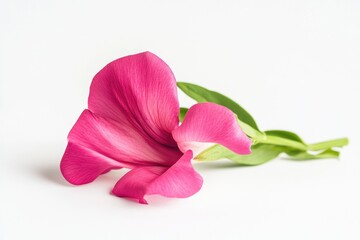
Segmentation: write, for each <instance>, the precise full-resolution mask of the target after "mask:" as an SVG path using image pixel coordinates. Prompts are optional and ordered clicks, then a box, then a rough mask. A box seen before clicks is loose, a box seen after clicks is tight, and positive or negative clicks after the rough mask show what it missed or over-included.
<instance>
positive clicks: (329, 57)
mask: <svg viewBox="0 0 360 240" xmlns="http://www.w3.org/2000/svg"><path fill="white" fill-rule="evenodd" d="M359 29H360V2H359V1H357V0H354V1H348V0H339V1H335V0H324V1H314V0H307V1H289V0H284V1H265V0H264V1H209V0H208V1H178V2H175V1H173V2H171V1H165V0H164V1H128V2H125V1H98V2H94V1H85V0H83V1H76V0H68V1H45V0H44V1H34V0H32V1H25V0H24V1H21V0H8V1H5V0H0V138H1V139H0V140H1V145H0V148H1V150H0V239H6V240H8V239H9V240H10V239H250V240H252V239H277V240H278V239H287V240H288V239H291V240H296V239H301V240H303V239H326V240H330V239H341V240H343V239H354V240H355V239H356V240H358V239H360V207H359V206H360V187H359V185H360V184H359V183H360V159H359V156H360V154H359V153H358V149H359V142H360V138H359V133H360V128H359V124H360V117H359V106H358V104H359V102H360V96H359V94H360V88H359V81H360V70H359V69H360V68H359V67H360V30H359ZM145 50H149V51H152V52H154V53H156V54H157V55H158V56H160V57H161V58H163V59H164V60H165V61H166V62H167V63H168V64H169V65H170V66H171V67H172V69H173V71H174V73H175V75H176V77H177V79H178V80H179V81H189V82H193V83H197V84H200V85H203V86H205V87H208V88H210V89H216V90H218V91H219V92H222V93H224V94H226V95H228V96H230V97H231V98H233V99H235V100H236V101H238V102H239V103H240V104H242V105H243V106H244V107H245V108H246V109H248V111H249V112H251V113H252V114H253V116H254V117H255V119H256V120H257V121H258V124H259V125H260V127H261V128H262V129H264V130H265V129H273V128H277V129H288V130H292V131H295V132H298V133H300V134H301V135H302V137H303V138H304V139H305V140H307V141H309V142H315V141H321V140H327V139H331V138H337V137H344V136H348V137H349V138H350V141H351V144H350V145H349V146H348V147H346V148H345V149H343V151H342V156H341V159H340V160H334V159H329V160H319V161H308V162H294V161H289V160H284V159H280V158H279V159H276V160H274V161H272V162H269V163H267V164H265V165H262V166H258V167H235V166H234V165H233V164H232V163H231V162H230V161H220V162H217V163H207V164H196V168H197V170H198V171H199V172H200V174H201V175H202V176H203V178H204V186H203V188H202V190H201V191H200V192H199V193H198V194H196V195H194V196H193V197H191V198H188V199H166V198H161V197H148V200H149V203H150V205H147V206H146V205H140V204H136V203H134V202H131V201H128V200H124V199H120V198H117V197H114V196H112V195H110V193H109V192H110V190H111V189H112V187H113V185H114V184H115V183H116V181H117V180H118V178H120V177H121V176H122V175H123V174H124V173H125V170H121V171H118V172H111V173H110V174H107V175H105V176H101V177H100V178H99V179H98V180H96V181H95V182H93V183H91V184H88V185H85V186H80V187H73V186H70V185H69V184H68V183H67V182H66V181H65V180H64V179H63V178H62V176H61V174H60V172H59V161H60V159H61V156H62V153H63V151H64V148H65V146H66V135H67V133H68V131H69V130H70V128H71V127H72V125H73V124H74V123H75V121H76V119H77V117H78V116H79V114H80V113H81V111H82V110H83V109H84V108H86V101H87V95H88V88H89V86H90V82H91V79H92V77H93V76H94V74H95V73H96V72H97V71H99V70H100V69H101V68H102V67H103V66H104V65H105V64H107V63H108V62H110V61H111V60H114V59H116V58H119V57H122V56H125V55H128V54H133V53H138V52H142V51H145ZM180 101H181V103H182V105H183V106H190V105H191V104H192V103H193V102H192V101H190V100H188V99H187V98H186V97H185V96H184V95H183V94H180Z"/></svg>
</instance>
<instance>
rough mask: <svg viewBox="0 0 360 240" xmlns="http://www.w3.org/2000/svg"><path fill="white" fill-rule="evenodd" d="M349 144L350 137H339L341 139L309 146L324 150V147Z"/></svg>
mask: <svg viewBox="0 0 360 240" xmlns="http://www.w3.org/2000/svg"><path fill="white" fill-rule="evenodd" d="M348 144H349V139H347V138H339V139H334V140H330V141H325V142H319V143H314V144H309V146H308V147H309V150H312V151H318V150H323V149H327V148H332V147H343V146H346V145H348Z"/></svg>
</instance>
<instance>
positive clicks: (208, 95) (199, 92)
mask: <svg viewBox="0 0 360 240" xmlns="http://www.w3.org/2000/svg"><path fill="white" fill-rule="evenodd" d="M177 86H178V87H179V88H180V89H181V90H182V91H183V92H184V93H185V94H187V95H188V96H189V97H191V98H192V99H194V100H195V101H197V102H213V103H217V104H219V105H222V106H224V107H227V108H229V109H230V110H232V111H233V112H234V113H235V114H236V115H237V116H238V118H239V119H240V120H241V121H242V122H244V123H246V124H248V125H249V126H251V127H252V128H254V129H256V130H258V131H260V130H259V128H258V126H257V124H256V122H255V120H254V118H253V117H252V116H251V115H250V114H249V113H248V112H247V111H246V110H245V109H244V108H242V107H241V106H240V105H239V104H237V103H236V102H234V101H233V100H231V99H230V98H228V97H226V96H224V95H222V94H220V93H218V92H214V91H211V90H208V89H206V88H203V87H200V86H198V85H195V84H191V83H185V82H177Z"/></svg>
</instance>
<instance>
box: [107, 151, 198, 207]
mask: <svg viewBox="0 0 360 240" xmlns="http://www.w3.org/2000/svg"><path fill="white" fill-rule="evenodd" d="M192 157H193V155H192V152H191V151H187V152H186V153H184V155H183V156H182V157H181V158H180V159H179V160H178V161H177V162H176V163H175V164H174V165H173V166H171V167H169V168H166V167H159V166H148V167H138V168H135V169H133V170H131V171H130V172H128V173H127V174H125V175H124V176H123V177H122V178H121V179H120V180H119V181H118V182H117V184H116V185H115V187H114V189H113V191H112V192H113V193H114V194H115V195H116V196H119V197H128V198H135V199H137V200H139V202H140V203H147V202H146V200H145V199H144V196H145V195H151V194H160V195H162V196H165V197H172V198H175V197H176V198H186V197H190V196H192V195H193V194H195V193H196V192H198V191H199V190H200V188H201V186H202V183H203V180H202V177H201V176H200V175H199V174H198V173H197V172H196V171H195V170H194V168H193V167H192V165H191V159H192Z"/></svg>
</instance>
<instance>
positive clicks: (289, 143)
mask: <svg viewBox="0 0 360 240" xmlns="http://www.w3.org/2000/svg"><path fill="white" fill-rule="evenodd" d="M258 142H259V143H265V144H274V145H279V146H286V147H291V148H295V149H299V150H303V151H306V150H308V147H307V145H305V144H303V143H301V142H296V141H293V140H290V139H286V138H282V137H277V136H266V138H265V139H259V140H258Z"/></svg>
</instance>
